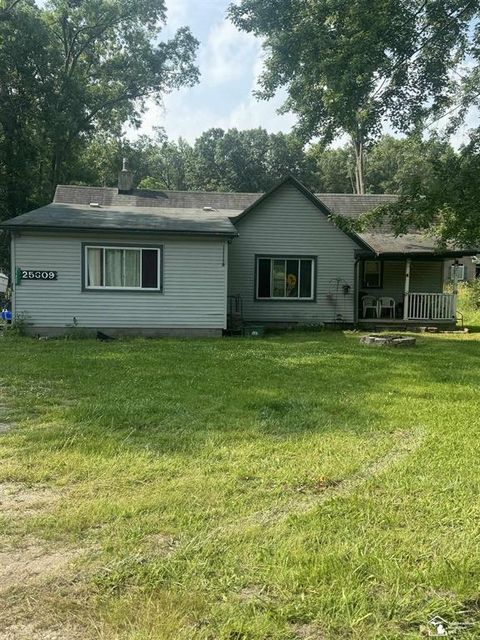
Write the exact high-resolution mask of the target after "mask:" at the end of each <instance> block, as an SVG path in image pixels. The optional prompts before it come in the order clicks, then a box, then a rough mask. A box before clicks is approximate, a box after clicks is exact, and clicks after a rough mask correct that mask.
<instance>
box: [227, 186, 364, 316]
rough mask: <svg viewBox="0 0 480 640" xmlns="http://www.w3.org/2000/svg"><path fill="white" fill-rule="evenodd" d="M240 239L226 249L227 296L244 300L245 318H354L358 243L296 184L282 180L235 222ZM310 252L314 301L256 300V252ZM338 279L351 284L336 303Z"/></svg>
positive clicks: (278, 253) (260, 253) (291, 253)
mask: <svg viewBox="0 0 480 640" xmlns="http://www.w3.org/2000/svg"><path fill="white" fill-rule="evenodd" d="M236 227H237V230H238V233H239V237H238V238H235V239H234V240H233V241H232V244H231V246H230V251H229V256H230V258H229V281H228V293H229V295H239V296H240V297H241V299H242V305H243V317H244V319H245V320H246V321H249V322H265V323H272V324H273V323H300V324H303V323H316V322H333V321H334V320H335V316H336V314H341V315H342V317H343V319H344V321H345V322H349V323H351V322H354V297H355V296H354V279H355V251H356V250H357V249H358V248H359V246H358V245H357V244H356V243H355V242H354V241H353V240H352V239H351V238H350V237H349V236H347V235H346V234H345V233H343V232H342V231H341V230H340V229H338V228H337V227H335V225H334V224H333V223H332V222H330V221H329V219H328V218H327V216H326V215H324V213H323V212H322V211H320V210H319V209H318V207H316V206H315V204H314V203H313V202H311V201H310V200H309V199H308V198H306V197H305V196H304V195H303V194H302V193H301V192H300V191H299V190H298V189H297V188H296V187H295V186H293V185H291V184H285V185H283V186H282V187H280V188H279V189H278V190H277V191H276V192H274V193H273V194H272V195H271V196H270V197H269V198H267V199H265V200H264V201H263V202H261V203H260V204H259V205H258V206H257V207H255V209H254V210H252V211H251V212H250V213H248V214H247V215H246V216H245V217H244V218H241V219H240V220H238V221H237V222H236ZM261 255H278V256H309V257H312V256H314V257H315V258H316V274H315V275H316V279H315V299H314V300H313V301H294V300H291V299H287V300H282V301H276V300H275V301H274V300H256V299H255V294H256V291H255V277H256V268H255V261H256V256H261ZM336 278H340V279H341V280H342V284H343V282H345V283H346V284H348V285H349V286H350V291H349V293H348V294H347V295H344V294H343V291H342V290H341V287H340V291H339V293H338V296H336V298H337V301H336V304H335V302H334V301H330V300H328V299H327V295H328V294H334V298H335V294H336V288H337V285H336V282H334V280H335V279H336Z"/></svg>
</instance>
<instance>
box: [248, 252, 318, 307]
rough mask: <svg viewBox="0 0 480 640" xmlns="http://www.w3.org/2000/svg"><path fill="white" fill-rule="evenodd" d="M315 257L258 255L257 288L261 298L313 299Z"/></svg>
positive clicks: (257, 294)
mask: <svg viewBox="0 0 480 640" xmlns="http://www.w3.org/2000/svg"><path fill="white" fill-rule="evenodd" d="M314 265H315V260H314V259H313V258H302V257H298V258H294V257H280V256H279V257H276V256H275V257H264V258H262V257H258V258H257V290H256V297H257V299H259V300H313V299H314V279H315V278H314Z"/></svg>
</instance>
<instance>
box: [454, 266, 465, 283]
mask: <svg viewBox="0 0 480 640" xmlns="http://www.w3.org/2000/svg"><path fill="white" fill-rule="evenodd" d="M455 271H456V275H457V278H456V279H457V280H465V265H464V264H452V265H451V267H450V280H455Z"/></svg>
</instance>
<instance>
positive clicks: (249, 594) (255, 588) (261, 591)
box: [237, 584, 269, 601]
mask: <svg viewBox="0 0 480 640" xmlns="http://www.w3.org/2000/svg"><path fill="white" fill-rule="evenodd" d="M237 595H238V597H239V599H240V600H245V601H248V600H255V599H258V598H262V599H265V598H268V597H269V596H268V593H267V591H266V588H265V586H263V585H261V584H249V585H248V586H246V587H243V589H240V591H238V593H237Z"/></svg>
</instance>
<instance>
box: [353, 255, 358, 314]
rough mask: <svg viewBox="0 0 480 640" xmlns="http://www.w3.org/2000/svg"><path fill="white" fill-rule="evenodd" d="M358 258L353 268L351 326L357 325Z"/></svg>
mask: <svg viewBox="0 0 480 640" xmlns="http://www.w3.org/2000/svg"><path fill="white" fill-rule="evenodd" d="M359 266H360V258H355V264H354V268H353V324H354V325H355V326H357V325H358V274H359Z"/></svg>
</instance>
